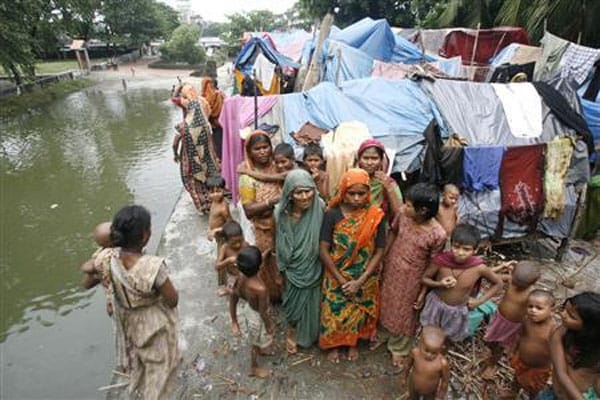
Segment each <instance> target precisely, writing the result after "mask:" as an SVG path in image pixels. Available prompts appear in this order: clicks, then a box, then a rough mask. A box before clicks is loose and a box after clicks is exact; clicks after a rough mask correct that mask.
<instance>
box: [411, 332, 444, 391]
mask: <svg viewBox="0 0 600 400" xmlns="http://www.w3.org/2000/svg"><path fill="white" fill-rule="evenodd" d="M445 341H446V334H445V333H444V331H443V330H441V329H440V328H438V327H435V326H424V327H423V332H422V333H421V339H420V340H419V344H418V346H417V347H415V348H413V349H412V350H411V352H410V357H409V358H408V362H407V368H406V369H405V376H406V374H408V373H409V371H410V375H409V377H408V398H409V399H410V400H420V399H432V400H433V399H445V398H446V394H447V392H448V378H449V376H450V368H449V366H448V360H447V359H446V357H445V356H444V353H443V352H444V347H445V346H444V343H445Z"/></svg>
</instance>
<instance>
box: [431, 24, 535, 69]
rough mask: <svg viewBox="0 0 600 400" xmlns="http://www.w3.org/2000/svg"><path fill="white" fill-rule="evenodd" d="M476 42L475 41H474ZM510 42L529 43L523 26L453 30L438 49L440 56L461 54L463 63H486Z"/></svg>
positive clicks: (447, 56) (448, 56)
mask: <svg viewBox="0 0 600 400" xmlns="http://www.w3.org/2000/svg"><path fill="white" fill-rule="evenodd" d="M475 42H477V43H475ZM511 43H521V44H527V45H528V44H529V36H528V35H527V31H526V30H525V29H523V28H513V27H500V28H494V29H480V30H479V31H474V32H473V31H472V30H468V31H467V30H455V31H452V32H450V33H448V34H447V35H446V38H445V40H444V45H443V46H442V48H441V49H440V53H439V54H440V55H441V56H442V57H446V58H450V57H455V56H461V57H462V60H463V64H465V65H471V60H472V61H473V64H479V65H483V64H488V63H489V62H490V60H491V59H492V58H493V57H494V56H496V55H497V54H498V53H499V52H500V51H501V50H502V49H503V48H504V47H506V46H508V45H509V44H511Z"/></svg>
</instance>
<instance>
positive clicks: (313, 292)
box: [275, 169, 325, 354]
mask: <svg viewBox="0 0 600 400" xmlns="http://www.w3.org/2000/svg"><path fill="white" fill-rule="evenodd" d="M316 190H317V188H316V185H315V182H314V180H313V178H312V177H311V176H310V174H309V173H308V172H306V171H305V170H302V169H295V170H292V171H291V172H290V173H289V174H288V175H287V177H286V179H285V182H284V184H283V193H282V195H281V200H280V202H279V204H278V205H277V206H276V207H275V220H276V227H277V228H276V237H277V245H276V249H277V266H278V267H279V270H280V271H281V272H282V274H283V275H284V276H285V291H284V293H283V309H284V311H285V316H286V320H287V323H288V329H287V335H286V348H287V351H288V353H290V354H294V353H296V352H297V345H300V346H302V347H310V346H311V345H312V344H313V343H314V342H315V341H316V340H317V338H318V337H319V309H320V302H321V274H322V272H323V267H322V266H321V261H320V259H319V234H320V230H321V223H322V221H323V214H324V210H325V204H324V203H323V201H322V200H321V198H320V197H319V196H318V195H317V193H316Z"/></svg>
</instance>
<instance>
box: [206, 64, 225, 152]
mask: <svg viewBox="0 0 600 400" xmlns="http://www.w3.org/2000/svg"><path fill="white" fill-rule="evenodd" d="M200 93H202V97H203V98H204V99H206V101H207V102H208V105H209V106H210V112H209V113H207V116H208V122H209V123H210V126H211V128H212V131H213V139H214V144H215V151H216V152H217V156H218V157H219V159H222V157H223V155H222V154H221V153H222V147H223V128H222V127H221V124H220V123H219V116H220V115H221V110H222V109H223V102H224V100H225V96H224V95H223V92H221V91H220V90H219V88H218V87H217V80H216V79H213V78H211V77H209V76H205V77H204V78H203V80H202V91H201V92H200Z"/></svg>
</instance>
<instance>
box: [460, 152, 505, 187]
mask: <svg viewBox="0 0 600 400" xmlns="http://www.w3.org/2000/svg"><path fill="white" fill-rule="evenodd" d="M505 150H506V148H505V147H503V146H481V147H471V146H467V147H465V151H464V156H463V188H464V189H465V190H468V191H475V192H481V191H483V190H495V189H498V187H499V184H500V164H501V163H502V156H503V155H504V151H505Z"/></svg>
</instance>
